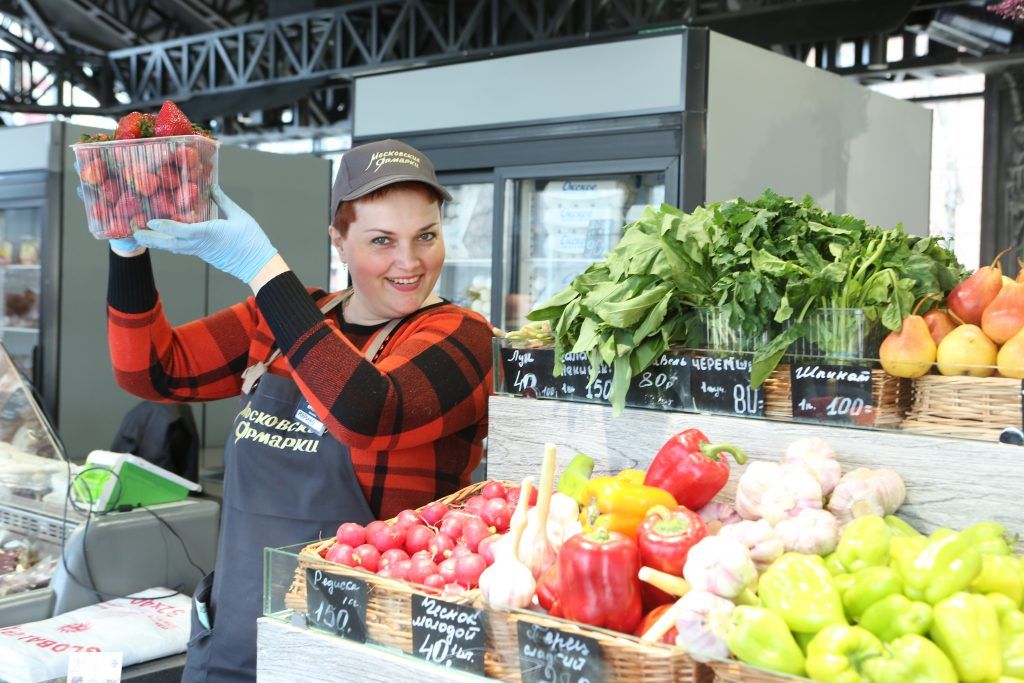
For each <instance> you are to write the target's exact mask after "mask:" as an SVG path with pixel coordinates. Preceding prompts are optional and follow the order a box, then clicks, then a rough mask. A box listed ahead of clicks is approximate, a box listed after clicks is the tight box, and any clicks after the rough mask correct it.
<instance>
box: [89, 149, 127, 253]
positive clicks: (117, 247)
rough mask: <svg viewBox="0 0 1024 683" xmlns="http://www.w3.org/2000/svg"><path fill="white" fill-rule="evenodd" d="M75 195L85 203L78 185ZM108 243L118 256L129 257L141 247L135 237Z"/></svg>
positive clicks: (117, 238)
mask: <svg viewBox="0 0 1024 683" xmlns="http://www.w3.org/2000/svg"><path fill="white" fill-rule="evenodd" d="M75 170H76V171H78V170H81V167H80V166H79V165H78V162H77V161H76V162H75ZM75 194H77V195H78V198H79V199H81V200H82V202H85V193H84V192H82V186H81V185H78V187H76V188H75ZM107 241H108V242H110V248H111V249H113V250H114V253H116V254H118V255H119V256H127V255H128V254H130V253H132V252H133V251H138V249H139V247H140V245H139V243H138V242H136V241H135V238H134V237H114V238H111V239H109V240H107Z"/></svg>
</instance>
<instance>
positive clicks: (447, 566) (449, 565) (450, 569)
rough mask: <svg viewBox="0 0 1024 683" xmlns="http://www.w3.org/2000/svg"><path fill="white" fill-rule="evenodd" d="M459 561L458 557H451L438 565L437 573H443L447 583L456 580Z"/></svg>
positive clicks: (442, 576) (442, 575)
mask: <svg viewBox="0 0 1024 683" xmlns="http://www.w3.org/2000/svg"><path fill="white" fill-rule="evenodd" d="M456 562H458V560H456V558H454V557H449V558H448V559H447V560H445V561H444V562H441V563H440V564H439V565H437V573H438V574H440V575H441V578H443V579H444V582H445V583H454V582H455V564H456Z"/></svg>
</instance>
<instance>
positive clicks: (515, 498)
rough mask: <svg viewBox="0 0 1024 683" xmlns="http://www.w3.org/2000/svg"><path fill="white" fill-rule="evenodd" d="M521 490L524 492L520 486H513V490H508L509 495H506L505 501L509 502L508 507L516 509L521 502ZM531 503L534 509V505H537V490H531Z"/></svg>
mask: <svg viewBox="0 0 1024 683" xmlns="http://www.w3.org/2000/svg"><path fill="white" fill-rule="evenodd" d="M521 490H522V487H520V486H513V487H512V488H510V489H509V490H508V493H507V494H506V495H505V499H506V500H508V506H509V507H510V508H513V509H514V508H515V506H516V504H517V503H518V502H519V492H520V491H521ZM529 503H530V507H533V506H534V505H536V504H537V489H535V488H534V489H531V490H530V500H529Z"/></svg>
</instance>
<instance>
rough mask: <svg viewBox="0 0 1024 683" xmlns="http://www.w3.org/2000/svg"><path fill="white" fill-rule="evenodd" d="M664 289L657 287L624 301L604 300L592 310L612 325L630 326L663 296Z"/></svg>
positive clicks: (619, 326)
mask: <svg viewBox="0 0 1024 683" xmlns="http://www.w3.org/2000/svg"><path fill="white" fill-rule="evenodd" d="M665 291H666V288H665V287H657V288H655V289H652V290H649V291H646V292H644V293H643V294H640V295H638V296H635V297H633V298H631V299H626V300H625V301H605V302H604V303H602V304H600V305H598V306H597V307H595V308H594V312H595V313H597V315H598V316H599V317H600V318H601V320H603V321H604V322H606V323H608V324H609V325H611V326H612V327H618V328H626V327H632V326H633V325H636V324H637V323H638V322H639V321H640V320H641V319H642V318H643V317H644V316H645V315H646V314H647V313H648V312H649V311H650V309H651V307H652V306H654V305H655V304H657V303H658V302H659V301H660V300H661V299H662V298H663V297H664V296H665Z"/></svg>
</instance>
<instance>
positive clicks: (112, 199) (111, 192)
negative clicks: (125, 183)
mask: <svg viewBox="0 0 1024 683" xmlns="http://www.w3.org/2000/svg"><path fill="white" fill-rule="evenodd" d="M100 192H102V193H103V198H104V199H105V200H107V204H110V205H111V206H113V205H114V204H117V200H118V199H120V198H121V184H120V183H118V182H117V181H116V180H114V179H113V178H110V179H107V180H105V181H103V185H102V186H101V187H100Z"/></svg>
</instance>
